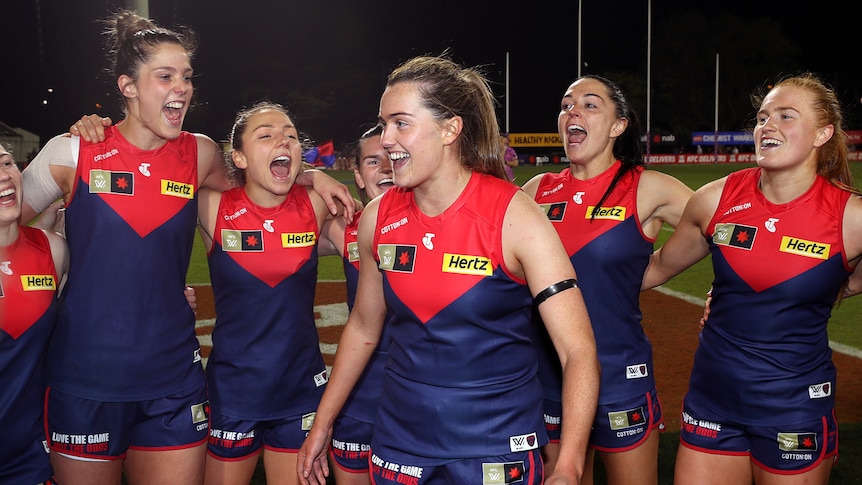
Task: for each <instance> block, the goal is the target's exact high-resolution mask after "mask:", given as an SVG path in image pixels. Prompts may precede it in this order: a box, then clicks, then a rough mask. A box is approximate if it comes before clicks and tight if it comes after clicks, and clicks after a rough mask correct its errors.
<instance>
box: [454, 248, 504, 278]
mask: <svg viewBox="0 0 862 485" xmlns="http://www.w3.org/2000/svg"><path fill="white" fill-rule="evenodd" d="M443 272H444V273H460V274H472V275H478V276H491V273H493V271H491V260H490V259H488V258H484V257H482V256H470V255H467V254H450V253H444V254H443Z"/></svg>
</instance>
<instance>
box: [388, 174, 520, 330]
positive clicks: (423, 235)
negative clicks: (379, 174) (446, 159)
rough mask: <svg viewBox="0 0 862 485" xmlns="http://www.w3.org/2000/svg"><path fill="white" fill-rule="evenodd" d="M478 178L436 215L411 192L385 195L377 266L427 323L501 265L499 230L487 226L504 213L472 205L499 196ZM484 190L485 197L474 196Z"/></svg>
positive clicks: (395, 192) (397, 292)
mask: <svg viewBox="0 0 862 485" xmlns="http://www.w3.org/2000/svg"><path fill="white" fill-rule="evenodd" d="M480 177H481V176H479V175H476V174H474V175H473V176H472V178H471V180H470V182H469V183H468V184H467V187H466V188H465V189H464V192H463V193H462V194H461V196H460V197H459V198H458V200H456V201H455V203H454V204H452V206H451V207H449V208H448V209H446V211H445V212H443V214H440V215H439V216H436V217H428V216H426V215H424V214H422V213H421V212H420V211H419V210H418V209H417V208H416V207H415V205H413V202H412V194H411V193H409V192H406V193H405V192H404V191H402V190H398V191H396V190H395V189H391V190H389V191H387V194H386V195H384V199H381V203H380V206H379V209H378V210H379V212H378V221H377V222H378V229H379V230H378V233H377V235H376V237H375V244H374V248H375V254H376V255H377V259H378V261H377V263H378V267H379V268H380V269H381V270H383V271H385V273H386V280H387V282H388V283H389V285H390V287H391V288H392V291H393V292H394V293H395V294H396V295H397V296H398V298H399V299H401V301H402V302H403V303H404V304H405V305H406V306H408V307H409V308H410V309H411V311H413V313H414V314H415V315H416V316H417V317H418V318H419V319H420V320H421V321H422V322H423V323H427V322H428V321H429V320H430V319H431V318H433V317H434V316H435V315H437V314H438V313H439V312H440V311H441V310H443V309H444V308H446V307H447V306H449V305H450V304H452V303H453V302H454V301H455V300H457V299H459V298H461V297H462V296H464V294H465V293H467V292H468V291H470V290H471V289H472V288H473V287H475V286H476V285H477V284H478V283H480V282H481V281H482V280H484V279H485V278H487V277H489V276H491V275H492V273H493V272H494V270H495V269H496V268H497V267H499V266H500V265H501V264H502V256H501V253H502V251H501V240H500V238H501V235H500V229H499V228H498V227H495V228H493V229H488V227H487V225H488V221H487V219H488V218H490V217H494V216H497V215H499V217H500V219H501V220H502V213H501V214H492V215H491V216H490V217H489V215H488V214H487V212H490V209H491V208H490V207H474V206H473V205H474V204H475V205H478V206H481V204H482V203H481V202H473V201H475V200H480V201H485V202H488V201H490V200H492V198H493V197H498V193H497V192H493V193H492V192H491V189H489V188H487V187H486V186H487V185H488V184H485V186H483V185H482V184H480V183H479V178H480ZM484 190H487V192H488V195H487V196H486V195H485V194H484V192H483V193H482V194H480V195H479V196H474V195H473V194H472V192H474V191H484ZM390 192H391V193H392V195H389V193H390ZM507 196H508V197H511V194H507ZM471 197H473V199H471ZM404 199H409V203H408V202H406V201H405V200H404ZM468 202H470V204H468ZM505 207H506V206H505V205H503V206H501V208H498V210H500V211H505ZM483 211H485V212H486V213H484V214H483ZM416 275H421V277H417V276H416Z"/></svg>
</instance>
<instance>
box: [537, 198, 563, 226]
mask: <svg viewBox="0 0 862 485" xmlns="http://www.w3.org/2000/svg"><path fill="white" fill-rule="evenodd" d="M539 207H541V208H542V210H543V211H545V214H546V215H547V216H548V220H549V221H562V220H563V216H565V215H566V202H556V203H554V204H539Z"/></svg>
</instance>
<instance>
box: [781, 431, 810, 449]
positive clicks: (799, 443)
mask: <svg viewBox="0 0 862 485" xmlns="http://www.w3.org/2000/svg"><path fill="white" fill-rule="evenodd" d="M778 449H780V450H782V451H816V450H817V436H816V435H815V434H814V433H778Z"/></svg>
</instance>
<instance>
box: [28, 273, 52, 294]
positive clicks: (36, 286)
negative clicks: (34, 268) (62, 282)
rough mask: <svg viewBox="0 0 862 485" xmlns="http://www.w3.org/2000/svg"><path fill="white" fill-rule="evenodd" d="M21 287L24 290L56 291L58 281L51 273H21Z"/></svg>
mask: <svg viewBox="0 0 862 485" xmlns="http://www.w3.org/2000/svg"><path fill="white" fill-rule="evenodd" d="M21 287H22V288H24V291H44V290H51V291H54V290H56V289H57V282H56V281H54V276H52V275H49V274H28V275H21Z"/></svg>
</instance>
